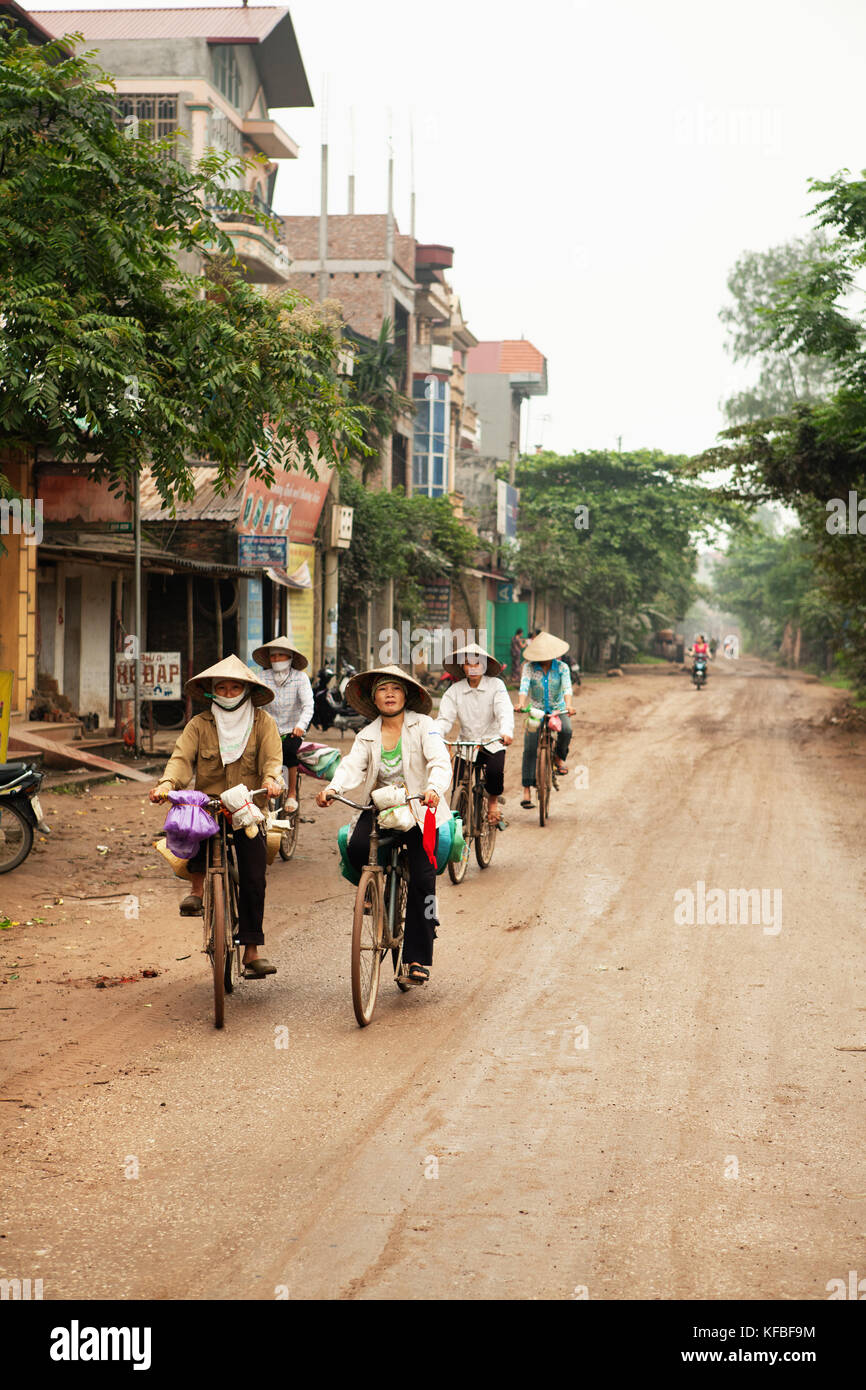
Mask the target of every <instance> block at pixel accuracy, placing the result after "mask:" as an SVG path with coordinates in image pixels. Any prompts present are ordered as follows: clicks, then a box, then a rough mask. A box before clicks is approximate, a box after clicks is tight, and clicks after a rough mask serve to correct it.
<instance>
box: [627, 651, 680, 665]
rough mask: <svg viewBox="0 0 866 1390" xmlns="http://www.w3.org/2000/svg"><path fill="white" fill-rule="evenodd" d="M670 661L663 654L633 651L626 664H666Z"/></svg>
mask: <svg viewBox="0 0 866 1390" xmlns="http://www.w3.org/2000/svg"><path fill="white" fill-rule="evenodd" d="M669 664H670V663H669V662H668V661H667V659H666V658H665V657H663V656H653V655H652V654H651V653H650V652H635V654H634V656H630V657H629V658H628V661H627V662H626V665H627V666H631V665H641V666H668V665H669Z"/></svg>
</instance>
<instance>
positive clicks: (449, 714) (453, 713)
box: [434, 642, 514, 825]
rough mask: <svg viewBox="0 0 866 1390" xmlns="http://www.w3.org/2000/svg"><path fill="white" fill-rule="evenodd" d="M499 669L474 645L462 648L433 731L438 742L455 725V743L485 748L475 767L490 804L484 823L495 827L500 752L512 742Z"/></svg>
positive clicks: (448, 666)
mask: <svg viewBox="0 0 866 1390" xmlns="http://www.w3.org/2000/svg"><path fill="white" fill-rule="evenodd" d="M502 669H503V667H502V663H501V662H500V661H497V660H496V657H495V656H491V655H490V653H489V652H486V651H485V650H484V648H483V647H479V646H478V644H477V643H476V642H472V643H470V644H469V645H468V646H466V647H461V648H460V650H459V651H457V652H455V653H454V657H453V659H452V660H451V661H447V662H446V663H445V670H446V671H447V672H448V674H449V675H450V676H451V679H452V681H453V682H454V684H453V685H450V686H449V687H448V689H447V690H446V691H445V694H444V695H443V696H442V701H441V703H440V705H439V714H438V716H437V718H436V719H435V720H434V728H436V729H438V730H439V732H440V733H441V734H442V735H443V737H445V736H447V734H448V732H449V730H450V728H451V725H452V724H454V723H455V722H457V723H459V725H460V738H462V739H467V740H473V741H477V742H478V743H483V744H485V745H486V746H485V747H483V748H479V749H478V753H477V758H478V762H479V763H480V764H481V765H482V766H484V767H485V768H486V773H485V777H486V780H487V791H488V794H489V798H490V807H489V812H488V817H487V818H488V820H489V821H490V823H491V825H498V824H499V822H500V820H501V817H502V812H501V811H500V809H499V798H500V796H501V795H502V790H503V786H504V778H505V749H506V748H507V747H508V745H509V744H510V743H512V742H513V740H514V710H513V708H512V704H511V697H510V696H509V694H508V691H507V689H506V688H505V683H504V681H501V680H500V679H499V673H500V671H501V670H502ZM462 764H463V760H462V758H459V757H458V758H457V760H456V766H455V769H454V775H455V777H456V779H457V780H458V781H459V779H460V778H461V776H462V775H463V765H462Z"/></svg>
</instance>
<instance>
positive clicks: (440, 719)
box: [433, 676, 514, 753]
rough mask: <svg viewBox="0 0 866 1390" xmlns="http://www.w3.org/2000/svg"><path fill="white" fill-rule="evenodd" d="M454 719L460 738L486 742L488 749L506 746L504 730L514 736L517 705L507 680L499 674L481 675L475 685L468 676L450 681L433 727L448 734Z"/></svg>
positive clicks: (495, 749)
mask: <svg viewBox="0 0 866 1390" xmlns="http://www.w3.org/2000/svg"><path fill="white" fill-rule="evenodd" d="M455 720H456V721H457V722H458V723H459V724H460V737H461V738H465V739H471V740H473V741H475V742H477V743H486V744H487V745H488V751H489V752H491V753H496V752H498V751H499V749H500V748H503V747H504V746H505V745H504V744H503V743H502V742H501V741H500V740H501V738H502V735H503V734H510V735H511V737H512V738H513V737H514V706H513V705H512V703H511V696H510V695H509V694H508V691H507V690H506V688H505V682H504V681H501V680H500V679H499V677H498V676H482V677H481V680H480V681H479V682H478V684H477V685H476V686H471V685H470V684H469V682H468V680H462V681H457V683H456V684H455V685H450V686H449V687H448V689H447V690H446V691H445V694H444V695H443V696H442V701H441V703H440V705H439V714H438V715H437V717H436V719H435V720H434V724H433V727H434V728H435V729H437V730H438V731H439V733H440V734H442V735H443V737H445V736H447V734H448V731H449V729H450V728H451V726H452V724H453V723H454V722H455Z"/></svg>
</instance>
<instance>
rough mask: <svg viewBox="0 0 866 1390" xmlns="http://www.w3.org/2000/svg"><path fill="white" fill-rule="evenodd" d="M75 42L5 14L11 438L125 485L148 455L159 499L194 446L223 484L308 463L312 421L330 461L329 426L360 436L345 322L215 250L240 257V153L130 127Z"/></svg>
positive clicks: (1, 357) (2, 421) (4, 263)
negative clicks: (260, 283) (229, 233)
mask: <svg viewBox="0 0 866 1390" xmlns="http://www.w3.org/2000/svg"><path fill="white" fill-rule="evenodd" d="M69 44H70V40H68V39H67V40H64V41H63V43H62V44H60V43H57V44H47V45H44V46H35V45H33V44H31V43H29V42H28V41H27V39H26V37H25V35H24V34H23V33H22V31H20V30H16V29H14V28H10V26H9V25H8V24H7V23H6V22H4V21H0V324H2V334H0V443H4V444H8V445H23V446H32V445H33V444H34V443H36V444H40V445H44V446H46V447H47V448H50V449H51V450H53V451H54V453H55V454H56V455H57V457H59V458H62V459H64V460H67V461H69V462H74V463H79V464H82V463H83V464H86V465H87V466H88V467H90V469H91V470H92V472H93V473H94V475H95V476H97V477H100V476H105V477H108V478H109V479H110V480H112V482H113V483H114V484H116V485H118V486H127V485H128V484H129V483H130V481H131V479H132V477H133V475H134V474H135V472H136V471H137V470H138V468H139V467H140V466H141V464H142V462H145V461H146V462H148V463H149V464H150V466H151V468H152V470H153V474H154V477H155V479H156V482H157V485H158V487H159V490H160V492H161V493H162V495H163V497H164V498H165V499H166V500H168V501H170V500H171V499H172V498H173V497H175V496H178V497H189V496H190V495H191V488H192V482H191V475H190V473H189V469H188V466H187V460H188V459H190V458H196V457H199V458H207V459H210V460H211V461H213V462H215V463H216V464H217V465H218V466H219V482H220V484H222V485H226V484H227V483H228V482H229V480H230V479H231V477H232V475H233V474H234V472H235V470H236V469H237V467H238V466H239V465H242V464H250V466H251V468H252V470H253V472H255V473H257V474H259V475H260V476H262V477H265V478H266V479H268V480H270V478H271V477H272V476H273V466H274V462H275V460H276V459H277V458H285V457H286V456H287V454H288V455H291V457H292V458H298V459H300V460H301V461H302V462H303V463H304V466H305V467H307V469H308V471H313V466H312V462H311V459H312V446H311V443H310V440H309V434H310V433H314V434H315V435H316V436H318V441H319V449H320V451H321V452H322V453H323V454H324V455H325V457H327V458H330V459H332V460H335V461H336V460H337V450H336V448H335V445H334V442H333V441H334V440H335V439H337V438H339V439H341V440H342V441H343V445H344V447H345V446H347V445H348V446H357V447H359V448H362V446H361V441H360V423H359V420H358V417H357V414H356V412H355V411H354V410H352V409H351V408H350V407H349V405H348V404H347V401H346V397H345V393H344V390H343V387H342V385H341V383H340V380H339V378H338V376H337V374H336V370H335V365H336V357H337V345H338V332H337V330H335V329H334V327H333V326H331V325H329V324H328V323H327V322H325V321H323V320H322V319H321V318H318V317H316V316H315V315H314V314H312V313H311V312H310V309H309V306H308V305H306V301H303V300H301V299H300V297H299V296H297V295H295V294H294V293H291V292H283V293H282V294H276V295H273V296H265V295H262V294H260V293H258V292H257V291H256V290H255V289H254V288H253V287H252V286H251V285H249V284H247V283H246V282H245V281H244V280H243V279H242V278H241V277H240V275H239V274H238V273H237V268H236V266H235V269H234V272H233V273H227V272H226V268H225V264H224V262H223V264H222V266H216V267H214V266H213V262H214V258H215V257H216V256H220V257H222V258H225V257H228V258H229V260H230V261H234V259H235V257H234V250H233V247H232V244H231V242H230V240H229V239H228V238H227V237H226V236H225V235H224V234H223V233H222V232H221V231H220V229H219V227H218V225H217V223H216V221H215V220H214V217H213V216H212V215H211V213H210V212H209V211H208V209H209V208H216V207H219V208H220V209H222V210H227V211H229V212H237V213H241V214H246V215H250V214H254V209H253V206H252V203H251V200H250V199H249V197H248V195H247V194H245V193H244V192H242V191H239V190H238V189H236V188H233V187H231V186H230V185H231V183H232V182H233V181H237V180H238V179H239V178H240V176H241V175H242V174H243V172H244V169H245V167H246V163H245V161H239V160H237V159H236V158H234V157H233V156H230V155H228V154H226V153H220V152H213V151H212V152H209V153H208V154H207V155H206V156H205V157H204V158H203V159H202V160H201V161H200V162H199V163H198V165H197V166H196V167H195V168H193V169H188V168H187V167H186V165H185V163H184V162H182V161H181V160H178V159H176V158H174V157H172V148H171V142H170V141H165V142H161V143H158V142H154V141H153V140H151V139H148V138H146V135H145V134H142V136H141V138H133V137H131V135H130V132H129V131H126V132H124V131H121V129H120V128H119V126H118V123H117V115H116V107H115V104H114V102H113V100H112V95H111V92H112V83H111V78H110V77H109V75H108V74H106V73H105V72H103V71H101V70H100V69H99V68H97V67H95V66H94V65H93V64H92V63H91V62H89V61H88V60H87V58H86V57H84V56H76V55H73V56H70V55H69V53H68V52H67V51H65V50H66V48H68V46H69ZM223 215H225V212H223ZM259 220H267V219H261V218H260V219H259ZM179 260H180V262H181V264H182V265H184V266H185V267H187V268H189V267H190V266H191V267H193V270H194V272H195V273H186V272H185V271H183V270H181V269H180V268H179V264H178V261H179ZM200 266H204V267H205V274H202V273H199V270H198V268H199V267H200ZM209 268H210V270H211V278H208V275H207V271H208V269H209ZM214 280H216V281H217V282H218V283H217V284H214ZM362 451H363V449H362Z"/></svg>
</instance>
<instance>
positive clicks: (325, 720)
mask: <svg viewBox="0 0 866 1390" xmlns="http://www.w3.org/2000/svg"><path fill="white" fill-rule="evenodd" d="M355 674H356V671H355V667H354V666H350V665H348V664H345V665H344V666H343V667H342V669H341V672H340V684H339V686H338V688H337V689H336V690H333V689H332V688H331V681H332V680H333V679H334V672H333V671H332V669H331V667H330V666H322V667H320V668H319V671H318V672H317V674H316V682H315V685H314V686H313V719H312V722H313V724H314V726H315V727H316V728H317V729H321V731H322V733H325V732H326V730H328V729H331V728H334V729H339V730H340V737H341V738H342V736H343V734H344V732H345V730H346V729H350V730H352V731H353V732H355V731H357V730H358V729H363V727H364V725H365V724H366V723H367V720H366V719H365V718H364V716H363V714H359V713H358V711H357V710H354V709H352V706H351V705H348V704H346V699H345V694H346V686H347V685H348V684H349V681H350V680H351V679H352V676H354V675H355Z"/></svg>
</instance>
